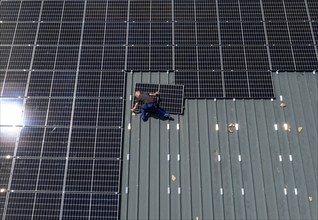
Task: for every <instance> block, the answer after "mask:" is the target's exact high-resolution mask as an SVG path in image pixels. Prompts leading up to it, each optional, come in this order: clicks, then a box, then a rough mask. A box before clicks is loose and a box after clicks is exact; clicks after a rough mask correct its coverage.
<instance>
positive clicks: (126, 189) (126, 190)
mask: <svg viewBox="0 0 318 220" xmlns="http://www.w3.org/2000/svg"><path fill="white" fill-rule="evenodd" d="M128 191H129V190H128V187H127V186H126V190H125V192H126V194H128Z"/></svg>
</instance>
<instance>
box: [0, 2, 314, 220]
mask: <svg viewBox="0 0 318 220" xmlns="http://www.w3.org/2000/svg"><path fill="white" fill-rule="evenodd" d="M317 8H318V2H317V1H316V0H298V1H296V0H288V1H287V0H257V1H250V0H230V1H219V0H215V1H214V0H213V1H212V0H45V1H44V0H23V1H21V0H1V1H0V33H1V35H0V91H1V94H0V95H1V98H0V101H1V103H0V105H1V106H0V107H1V121H0V129H1V131H0V132H1V139H0V142H1V151H0V161H1V162H0V163H1V171H0V172H1V173H0V174H1V175H0V213H1V216H2V217H3V218H5V219H19V218H24V219H28V218H31V217H32V216H33V218H34V219H45V218H59V217H61V218H71V217H72V218H76V219H87V218H90V217H91V218H96V219H98V218H108V219H112V218H113V219H115V218H117V217H118V210H119V209H118V200H119V197H120V187H119V184H120V163H121V162H120V161H121V142H122V137H123V136H122V133H123V131H122V125H123V114H124V112H123V105H124V102H123V100H124V90H125V89H124V87H125V71H129V70H133V71H146V70H147V71H148V72H149V70H151V71H167V70H173V71H175V82H176V83H178V84H182V85H185V97H188V98H200V97H201V98H230V97H236V98H270V97H273V96H274V93H273V88H272V78H271V72H270V70H271V71H276V70H282V71H283V70H301V69H306V70H313V69H317V59H318V58H317V57H318V53H317V40H318V35H317V33H318V25H317V22H318V17H317V15H318V12H317ZM147 71H146V72H147ZM13 125H16V127H12V126H13ZM22 126H24V127H22ZM48 207H49V208H48Z"/></svg>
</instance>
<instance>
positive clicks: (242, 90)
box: [224, 72, 249, 98]
mask: <svg viewBox="0 0 318 220" xmlns="http://www.w3.org/2000/svg"><path fill="white" fill-rule="evenodd" d="M224 88H225V95H226V97H235V98H244V97H249V87H248V76H247V73H246V72H224Z"/></svg>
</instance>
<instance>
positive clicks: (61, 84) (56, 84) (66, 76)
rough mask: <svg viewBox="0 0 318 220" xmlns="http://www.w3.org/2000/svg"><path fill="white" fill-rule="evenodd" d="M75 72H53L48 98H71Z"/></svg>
mask: <svg viewBox="0 0 318 220" xmlns="http://www.w3.org/2000/svg"><path fill="white" fill-rule="evenodd" d="M75 77H76V72H54V75H53V84H52V91H51V93H50V96H53V97H54V96H63V97H73V93H74V86H75V85H74V84H75Z"/></svg>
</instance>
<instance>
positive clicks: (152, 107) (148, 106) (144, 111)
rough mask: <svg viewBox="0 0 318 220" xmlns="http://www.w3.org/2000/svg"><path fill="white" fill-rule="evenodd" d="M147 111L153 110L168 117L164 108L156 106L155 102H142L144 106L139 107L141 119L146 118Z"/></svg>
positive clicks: (144, 119) (147, 115) (145, 119)
mask: <svg viewBox="0 0 318 220" xmlns="http://www.w3.org/2000/svg"><path fill="white" fill-rule="evenodd" d="M149 111H151V112H154V113H156V114H158V115H159V116H161V117H164V118H169V114H168V113H167V112H165V111H164V110H162V109H160V108H157V107H156V103H148V104H144V106H143V107H142V108H141V118H142V120H143V121H147V120H148V117H149Z"/></svg>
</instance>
